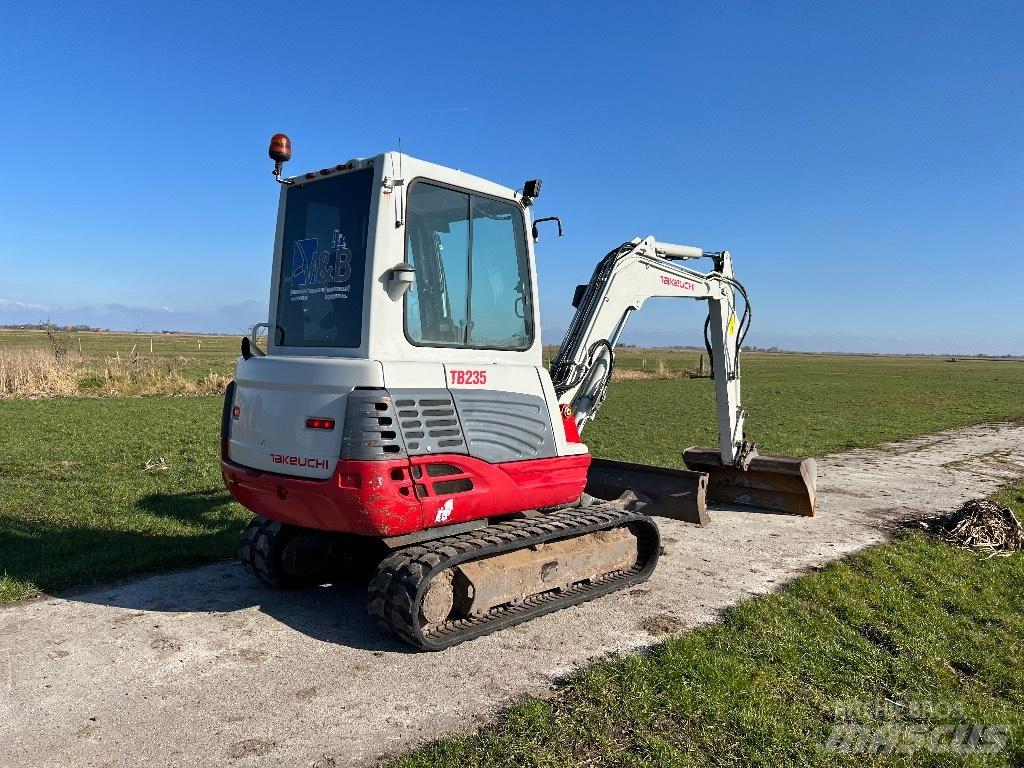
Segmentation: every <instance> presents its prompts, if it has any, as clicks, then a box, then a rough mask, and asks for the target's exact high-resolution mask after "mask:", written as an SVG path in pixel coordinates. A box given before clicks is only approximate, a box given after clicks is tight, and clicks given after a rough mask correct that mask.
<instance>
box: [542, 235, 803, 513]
mask: <svg viewBox="0 0 1024 768" xmlns="http://www.w3.org/2000/svg"><path fill="white" fill-rule="evenodd" d="M700 258H709V259H711V261H712V264H713V269H712V270H711V271H709V272H701V271H698V270H695V269H691V268H690V267H688V266H686V265H685V264H684V263H683V262H686V261H690V260H695V259H700ZM737 294H739V295H740V296H741V297H742V298H743V311H742V313H738V311H737V310H738V306H737ZM652 297H671V298H688V299H696V300H698V301H706V302H707V303H708V318H707V322H706V323H705V326H704V336H705V344H706V345H707V347H708V353H709V356H710V358H711V364H712V373H713V377H714V381H715V395H716V402H717V416H718V435H719V445H718V448H717V449H709V448H696V447H694V448H689V449H687V450H686V451H685V452H684V453H683V459H684V461H685V463H686V465H687V466H688V467H689V469H690V470H691V471H690V472H686V471H681V470H668V469H662V468H649V467H643V466H640V465H635V464H626V463H623V462H608V461H603V460H595V462H594V466H593V471H592V479H593V480H594V483H593V485H594V487H595V488H602V489H604V490H605V491H606V492H607V491H611V490H612V489H613V488H614V489H615V490H623V489H626V488H629V489H632V490H639V491H641V492H646V493H648V494H649V495H651V496H657V497H659V500H660V501H661V502H664V503H667V505H668V506H669V507H675V508H677V512H678V509H679V508H684V509H686V510H689V512H686V513H683V514H674V515H670V516H679V517H682V518H683V519H690V520H693V521H695V522H700V523H702V524H704V523H706V522H707V515H706V511H705V510H704V489H706V495H707V498H710V499H711V500H718V501H727V502H731V503H738V504H747V505H751V506H757V507H761V508H765V509H771V510H776V511H787V512H796V513H799V514H805V515H811V514H814V509H815V479H816V477H815V476H816V469H815V464H814V460H813V459H803V458H797V457H791V456H762V457H759V456H758V454H757V450H756V448H755V447H754V445H753V444H752V443H749V442H747V440H746V437H745V434H744V424H745V420H746V412H745V411H744V410H743V408H742V405H741V401H740V379H741V377H740V353H741V346H742V343H743V339H744V337H745V336H746V333H747V330H748V328H749V324H750V302H749V299H748V297H747V293H746V290H745V289H744V288H743V286H742V285H741V284H740V283H739V282H738V281H737V280H736V278H735V276H734V274H733V265H732V257H731V256H730V254H729V252H728V251H719V252H707V251H704V250H703V249H701V248H697V247H695V246H688V245H675V244H671V243H662V242H658V241H657V240H655V239H654V237H653V236H649V237H646V238H644V239H640V238H635V239H633V240H631V241H629V242H626V243H623V244H622V245H621V246H619V247H618V248H616V249H615V250H613V251H611V252H610V253H609V254H608V255H607V256H605V257H604V258H603V259H602V260H601V261H600V262H599V263H598V265H597V267H596V268H595V269H594V274H593V275H592V276H591V278H590V282H589V283H587V284H586V285H582V286H579V288H577V291H576V295H575V296H574V299H573V306H574V307H575V308H576V314H575V315H574V316H573V319H572V322H571V323H570V325H569V328H568V330H567V331H566V334H565V339H564V340H563V341H562V344H561V346H560V347H559V350H558V354H557V355H556V356H555V359H554V360H553V361H552V364H551V379H552V383H553V384H554V387H555V393H556V395H557V396H558V401H559V404H561V405H562V406H565V405H569V406H570V407H571V408H572V412H573V417H574V419H575V422H576V427H577V430H578V431H580V432H582V430H583V428H584V426H585V425H586V424H587V422H589V421H591V420H592V419H594V418H595V416H596V415H597V412H598V409H599V408H600V407H601V404H602V403H603V402H604V399H605V395H606V393H607V389H608V383H609V381H610V380H611V374H612V369H613V367H614V361H615V346H616V345H617V344H618V342H619V339H620V338H621V336H622V332H623V330H624V329H625V326H626V323H627V322H628V320H629V317H630V315H631V314H632V313H633V312H634V311H636V310H638V309H640V308H641V307H642V306H643V304H644V302H645V301H647V299H649V298H652ZM698 475H699V477H698Z"/></svg>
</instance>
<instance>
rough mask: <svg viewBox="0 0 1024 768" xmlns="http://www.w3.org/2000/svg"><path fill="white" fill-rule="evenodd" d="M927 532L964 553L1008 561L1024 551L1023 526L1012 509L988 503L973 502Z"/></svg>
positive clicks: (936, 523)
mask: <svg viewBox="0 0 1024 768" xmlns="http://www.w3.org/2000/svg"><path fill="white" fill-rule="evenodd" d="M928 528H929V529H930V530H931V531H932V532H933V533H936V534H938V535H939V536H940V537H941V538H942V539H943V540H945V541H946V542H947V543H949V544H951V545H953V546H954V547H960V548H961V549H973V550H980V551H983V552H988V553H989V557H1007V556H1009V555H1012V554H1013V553H1014V552H1020V551H1021V550H1024V526H1022V525H1021V523H1020V520H1018V519H1017V516H1016V515H1015V514H1013V510H1012V509H1007V508H1006V507H1004V506H1001V505H999V504H996V503H995V502H992V501H988V500H986V499H972V500H971V501H968V502H966V503H965V504H963V505H962V506H961V507H960V508H959V509H957V510H956V511H955V512H952V513H951V514H950V515H949V516H948V517H946V518H944V519H941V520H938V521H936V522H933V523H931V524H929V525H928Z"/></svg>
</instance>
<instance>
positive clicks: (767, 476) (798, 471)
mask: <svg viewBox="0 0 1024 768" xmlns="http://www.w3.org/2000/svg"><path fill="white" fill-rule="evenodd" d="M683 462H684V463H685V464H686V466H687V468H688V469H691V470H693V471H696V472H706V473H707V474H708V478H709V482H708V489H707V498H708V500H709V501H718V502H725V503H729V504H741V505H743V506H748V507H757V508H758V509H764V510H769V511H772V512H787V513H790V514H795V515H805V516H807V517H811V516H813V515H814V512H815V508H816V506H817V498H816V496H817V491H816V486H817V464H816V463H815V461H814V459H811V458H800V457H798V456H777V455H765V454H761V455H758V456H755V457H754V458H752V459H751V460H750V463H749V465H748V467H747V469H745V470H743V469H739V468H737V467H730V466H725V465H723V464H722V461H721V455H720V454H719V452H718V449H717V448H700V447H693V448H687V449H686V450H685V451H683Z"/></svg>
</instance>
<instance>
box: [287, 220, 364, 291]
mask: <svg viewBox="0 0 1024 768" xmlns="http://www.w3.org/2000/svg"><path fill="white" fill-rule="evenodd" d="M319 247H320V238H317V237H307V238H304V239H302V240H296V241H295V242H294V243H293V244H292V282H291V288H290V291H289V296H290V298H291V300H292V301H308V300H309V297H310V296H311V295H316V294H322V295H323V297H324V298H325V299H326V300H327V301H334V300H336V299H347V298H348V297H349V293H350V291H351V288H352V286H351V285H349V284H348V282H349V280H350V279H351V277H352V251H351V250H350V249H349V247H348V242H347V241H346V240H345V235H344V234H343V233H342V232H341V231H340V230H337V229H336V230H334V234H333V235H332V237H331V245H330V248H327V249H325V250H323V251H321V250H319Z"/></svg>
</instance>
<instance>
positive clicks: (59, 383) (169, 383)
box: [0, 347, 231, 399]
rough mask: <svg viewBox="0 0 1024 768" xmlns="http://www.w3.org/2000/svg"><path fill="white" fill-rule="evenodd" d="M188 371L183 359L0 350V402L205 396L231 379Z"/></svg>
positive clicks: (192, 363)
mask: <svg viewBox="0 0 1024 768" xmlns="http://www.w3.org/2000/svg"><path fill="white" fill-rule="evenodd" d="M194 367H195V361H193V360H191V359H189V358H155V357H143V356H141V355H137V354H130V355H125V356H124V357H122V356H121V355H120V354H117V355H115V356H114V357H99V356H83V355H81V354H78V353H75V352H68V351H66V350H65V351H62V352H61V353H60V354H58V353H56V352H55V351H50V350H43V349H25V348H18V347H8V348H0V398H2V399H37V398H47V397H80V396H83V395H84V396H93V397H102V396H118V395H129V396H132V395H134V396H138V395H211V394H220V393H221V392H223V391H224V388H225V387H226V386H227V384H228V382H229V381H230V380H231V377H230V376H229V375H226V374H224V373H218V372H215V371H213V370H209V371H206V372H205V373H201V374H198V375H196V374H195V373H194V372H193V374H192V375H188V374H186V373H183V372H182V369H188V368H194Z"/></svg>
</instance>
